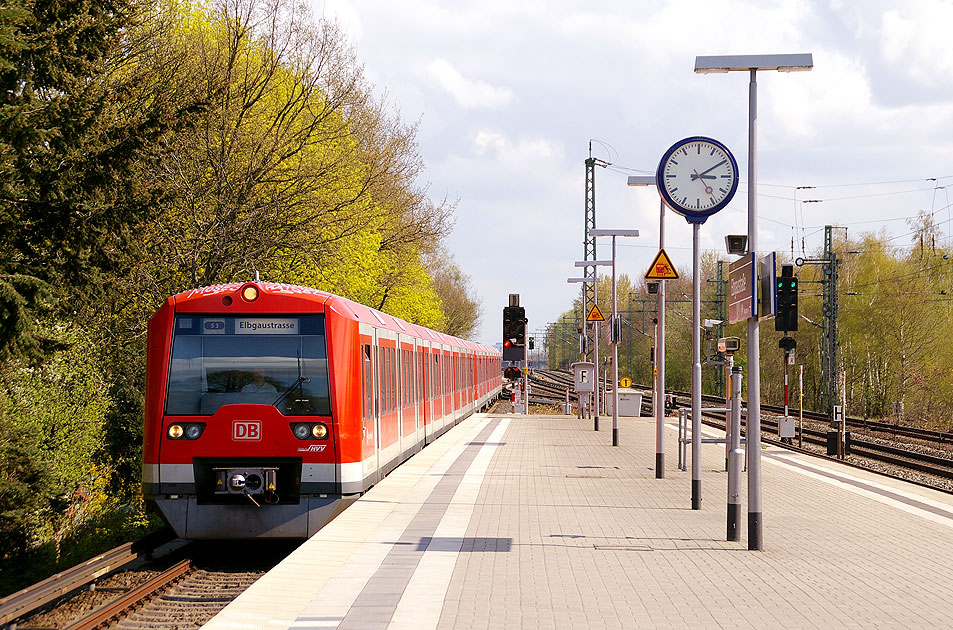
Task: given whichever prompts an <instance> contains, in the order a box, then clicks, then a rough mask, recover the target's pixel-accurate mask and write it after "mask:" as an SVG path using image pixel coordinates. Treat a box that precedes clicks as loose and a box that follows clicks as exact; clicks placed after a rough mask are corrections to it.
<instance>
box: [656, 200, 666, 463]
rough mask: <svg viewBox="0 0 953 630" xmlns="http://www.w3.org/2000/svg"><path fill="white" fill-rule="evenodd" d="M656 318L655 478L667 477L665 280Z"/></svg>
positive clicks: (661, 230) (662, 210)
mask: <svg viewBox="0 0 953 630" xmlns="http://www.w3.org/2000/svg"><path fill="white" fill-rule="evenodd" d="M658 246H659V249H660V250H661V249H662V248H663V247H665V202H664V201H659V231H658ZM658 284H659V287H658V309H657V315H656V319H657V320H658V326H657V328H656V331H657V332H656V341H655V368H656V372H657V374H656V388H657V400H658V404H657V405H656V406H655V478H656V479H664V478H665V281H664V280H661V281H659V283H658Z"/></svg>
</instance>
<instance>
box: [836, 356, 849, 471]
mask: <svg viewBox="0 0 953 630" xmlns="http://www.w3.org/2000/svg"><path fill="white" fill-rule="evenodd" d="M838 378H839V379H840V391H841V407H840V408H841V421H840V428H839V429H838V430H837V431H838V433H837V459H844V457H846V456H847V372H845V371H843V370H841V373H840V374H838Z"/></svg>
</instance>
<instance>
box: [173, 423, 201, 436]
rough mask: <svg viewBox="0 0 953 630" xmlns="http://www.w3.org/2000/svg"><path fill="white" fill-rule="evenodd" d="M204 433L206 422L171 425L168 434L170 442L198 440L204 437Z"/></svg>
mask: <svg viewBox="0 0 953 630" xmlns="http://www.w3.org/2000/svg"><path fill="white" fill-rule="evenodd" d="M203 431H205V423H204V422H186V423H183V424H179V423H176V424H173V425H170V426H169V432H168V433H169V439H170V440H182V439H185V440H197V439H199V438H200V437H202V432H203Z"/></svg>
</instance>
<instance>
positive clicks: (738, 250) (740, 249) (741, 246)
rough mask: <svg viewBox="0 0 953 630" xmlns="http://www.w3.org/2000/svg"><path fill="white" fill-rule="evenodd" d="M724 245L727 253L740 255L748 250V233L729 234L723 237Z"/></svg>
mask: <svg viewBox="0 0 953 630" xmlns="http://www.w3.org/2000/svg"><path fill="white" fill-rule="evenodd" d="M725 246H726V247H727V248H728V253H729V254H736V255H738V256H742V255H744V254H746V253H747V252H748V235H747V234H729V235H727V236H726V237H725Z"/></svg>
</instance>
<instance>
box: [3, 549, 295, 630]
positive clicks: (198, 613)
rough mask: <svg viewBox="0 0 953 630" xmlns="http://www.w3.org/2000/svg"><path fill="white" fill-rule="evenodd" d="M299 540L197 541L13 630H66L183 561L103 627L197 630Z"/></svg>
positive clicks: (116, 575) (106, 579)
mask: <svg viewBox="0 0 953 630" xmlns="http://www.w3.org/2000/svg"><path fill="white" fill-rule="evenodd" d="M300 543H301V541H287V540H281V541H228V542H200V543H192V544H190V545H187V546H185V547H182V548H181V549H179V550H178V551H175V552H174V553H172V554H170V555H169V556H167V557H166V558H163V559H159V560H155V561H152V562H149V563H147V564H145V565H144V566H140V567H136V568H132V569H126V570H121V571H118V572H116V573H114V574H112V575H108V576H106V577H104V578H102V579H100V580H98V581H97V582H95V583H94V586H93V587H92V588H87V589H85V590H82V591H79V592H75V593H73V594H72V595H69V596H67V597H64V598H62V599H61V600H59V601H57V602H56V603H54V604H53V605H51V606H49V607H48V608H46V609H45V610H42V611H40V612H37V613H34V614H32V615H30V616H28V617H25V618H22V619H20V620H18V621H17V622H16V628H17V630H41V629H42V630H61V629H62V630H66V629H68V628H71V627H73V625H74V624H77V623H78V622H80V621H81V620H83V619H84V618H86V617H88V616H89V615H90V614H92V613H94V612H95V611H96V610H97V609H100V608H102V607H104V606H107V605H108V604H109V603H110V602H111V601H113V600H116V599H118V598H120V597H122V596H123V595H125V594H126V593H128V592H129V591H132V590H133V589H135V588H138V587H139V586H141V585H143V584H145V583H146V582H148V581H150V580H152V579H153V578H156V577H157V576H158V575H159V574H160V573H161V572H162V571H163V570H165V569H166V568H168V567H169V566H170V565H173V564H175V562H176V561H178V560H180V559H181V558H183V557H186V558H189V559H190V560H191V561H192V565H193V568H192V570H191V571H190V572H189V573H188V574H187V575H185V576H184V577H181V578H179V579H178V580H176V581H174V582H173V583H172V584H171V585H170V586H168V587H166V588H165V589H163V590H160V591H159V592H158V593H157V594H155V595H153V596H151V597H148V598H146V599H145V600H143V601H142V602H141V603H140V604H139V605H138V606H136V607H133V608H132V609H129V610H128V611H126V612H124V613H123V614H121V615H118V619H113V621H112V622H111V624H110V625H108V627H110V628H122V629H125V630H178V629H186V628H189V629H194V628H198V627H200V626H202V625H203V624H204V623H205V622H207V621H208V620H209V619H211V618H212V617H214V616H215V614H216V613H218V611H220V610H221V609H222V608H224V607H225V606H226V605H227V604H228V603H229V602H231V601H232V600H233V599H235V598H236V597H238V595H240V594H241V593H242V592H243V591H244V590H245V589H247V588H248V587H249V586H251V585H252V584H253V583H254V582H255V581H256V580H257V579H258V578H259V577H261V576H262V575H264V574H265V572H267V571H268V570H269V569H271V568H272V567H273V566H275V565H276V564H278V562H280V561H281V560H282V559H284V558H285V557H286V556H287V555H288V554H289V553H291V551H293V550H294V549H295V548H296V547H297V546H298V545H299V544H300Z"/></svg>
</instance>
